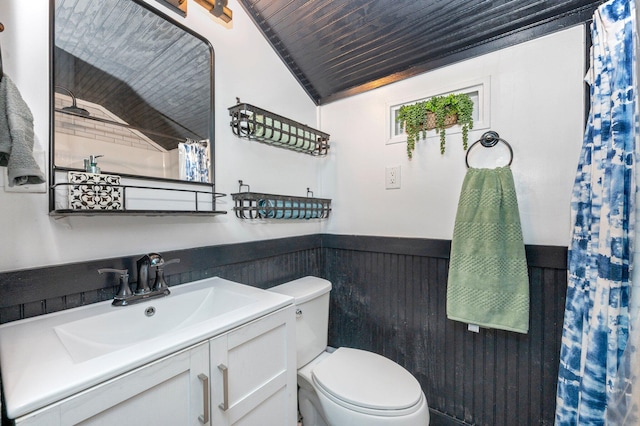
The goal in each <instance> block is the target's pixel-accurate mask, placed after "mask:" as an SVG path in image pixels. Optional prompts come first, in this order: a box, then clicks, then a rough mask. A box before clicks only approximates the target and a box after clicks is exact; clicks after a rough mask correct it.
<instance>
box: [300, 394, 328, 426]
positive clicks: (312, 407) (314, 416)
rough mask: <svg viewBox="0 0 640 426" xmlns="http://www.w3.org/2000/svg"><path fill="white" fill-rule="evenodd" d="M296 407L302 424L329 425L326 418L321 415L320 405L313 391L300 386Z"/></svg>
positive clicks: (312, 425)
mask: <svg viewBox="0 0 640 426" xmlns="http://www.w3.org/2000/svg"><path fill="white" fill-rule="evenodd" d="M298 409H299V410H300V415H301V416H302V426H329V424H328V423H327V421H326V419H325V418H324V417H322V414H321V413H322V407H321V406H320V401H318V396H317V395H316V393H315V392H313V391H309V390H307V389H304V388H300V389H299V390H298Z"/></svg>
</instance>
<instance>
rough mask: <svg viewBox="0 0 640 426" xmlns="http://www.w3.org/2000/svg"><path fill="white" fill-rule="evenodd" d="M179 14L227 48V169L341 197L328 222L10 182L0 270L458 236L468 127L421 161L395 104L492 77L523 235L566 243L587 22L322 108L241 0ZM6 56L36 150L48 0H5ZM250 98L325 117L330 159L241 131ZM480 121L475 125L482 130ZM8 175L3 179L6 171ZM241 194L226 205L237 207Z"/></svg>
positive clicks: (0, 194) (282, 186) (255, 182)
mask: <svg viewBox="0 0 640 426" xmlns="http://www.w3.org/2000/svg"><path fill="white" fill-rule="evenodd" d="M147 1H148V3H149V4H150V5H152V6H153V7H156V8H159V9H161V10H164V11H165V12H167V13H169V14H170V15H172V16H174V17H175V19H176V20H178V21H180V22H182V23H184V24H185V25H187V26H189V27H190V28H193V29H195V30H196V31H198V32H199V33H201V34H203V35H204V36H205V37H207V38H208V39H209V40H210V41H211V43H212V45H213V46H214V48H215V54H216V59H215V61H216V71H215V107H216V161H215V164H216V182H217V189H218V191H220V192H225V193H233V192H237V190H238V186H237V181H238V180H239V179H242V180H244V181H245V183H248V184H250V185H251V189H252V190H254V191H258V192H271V193H282V194H292V195H297V194H300V195H303V194H304V193H305V190H306V188H307V187H308V186H309V187H311V188H312V189H313V190H314V191H315V194H316V195H317V196H320V197H327V198H332V199H333V205H332V206H333V209H334V210H333V212H332V215H331V217H330V219H329V220H328V221H324V222H317V221H308V222H307V221H295V222H287V221H283V222H277V221H275V222H269V223H268V224H265V223H259V222H258V223H255V222H242V221H240V220H239V219H237V218H235V216H234V215H233V212H231V213H230V214H228V215H226V216H217V217H210V218H193V217H186V216H185V217H148V218H146V217H86V218H83V217H74V218H64V219H54V218H51V217H49V216H48V207H47V206H48V204H47V203H48V198H47V195H46V194H22V193H19V194H16V193H8V192H4V191H3V190H2V188H0V222H1V224H2V234H1V235H2V237H1V240H0V241H1V242H2V245H1V248H0V271H8V270H16V269H22V268H29V267H38V266H44V265H51V264H58V263H68V262H75V261H83V260H90V259H98V258H103V257H112V256H124V255H135V254H139V253H144V252H148V251H160V252H162V251H164V250H171V249H179V248H189V247H198V246H206V245H215V244H224V243H232V242H242V241H254V240H262V239H269V238H278V237H287V236H294V235H305V234H313V233H317V232H331V233H338V234H359V235H388V236H401V237H423V238H443V239H450V238H451V235H452V229H453V222H454V218H455V212H456V206H457V200H458V195H459V191H460V186H461V183H462V179H463V177H464V173H465V166H464V152H463V151H462V148H461V147H460V145H461V143H460V135H459V134H453V135H451V136H450V137H449V139H448V143H447V153H446V154H445V155H444V156H440V154H439V152H438V147H437V145H438V143H437V139H436V138H433V137H431V138H430V139H429V140H428V141H427V142H426V143H425V142H424V141H420V142H419V144H418V147H417V150H416V152H415V155H414V158H413V160H411V161H409V160H408V159H407V157H406V153H405V145H404V144H394V145H386V144H385V142H386V136H385V120H386V116H385V109H386V105H387V103H388V102H390V101H398V100H403V99H406V100H407V101H410V100H412V99H414V98H416V97H420V95H422V94H425V93H434V92H437V91H438V90H439V89H440V88H445V87H449V86H451V85H452V84H456V83H459V82H463V83H464V82H467V81H469V80H473V79H476V78H478V77H486V76H490V84H491V91H490V93H489V95H490V104H491V128H492V129H494V130H496V131H498V132H499V133H500V135H501V136H502V137H504V138H505V139H507V140H508V141H509V142H510V143H511V145H512V146H513V149H514V152H515V159H514V162H513V166H512V167H513V173H514V177H515V180H516V187H517V191H518V196H519V202H520V212H521V217H522V222H523V232H524V237H525V242H526V243H528V244H549V245H566V244H567V242H568V235H569V198H570V192H571V186H572V182H573V176H574V173H575V168H576V165H577V161H578V153H579V147H580V144H581V138H582V127H583V100H582V99H583V85H582V77H583V71H584V70H583V52H584V46H583V39H584V37H583V29H582V27H577V28H573V29H569V30H565V31H563V32H560V33H557V34H553V35H551V36H548V37H544V38H541V39H537V40H533V41H531V42H528V43H524V44H522V45H519V46H515V47H512V48H508V49H504V50H502V51H500V52H496V53H491V54H488V55H485V56H482V57H479V58H475V59H472V60H468V61H465V62H461V63H458V64H455V65H452V66H449V67H446V68H442V69H439V70H436V71H433V72H430V73H427V74H423V75H420V76H417V77H414V78H412V79H409V80H405V81H402V82H398V83H395V84H393V85H389V86H385V87H382V88H379V89H376V90H374V91H371V92H367V93H364V94H361V95H357V96H354V97H351V98H348V99H345V100H341V101H337V102H334V103H331V104H328V105H325V106H322V107H320V108H319V113H318V109H317V108H316V107H315V106H314V105H313V103H312V101H311V100H310V99H309V98H308V96H307V95H306V94H305V93H304V91H303V90H302V88H301V87H300V86H299V84H298V83H297V82H296V81H295V79H294V78H293V77H292V76H291V74H290V72H289V71H288V70H287V69H286V67H285V66H284V65H283V64H282V62H281V61H280V59H279V58H278V57H277V55H276V54H275V53H274V52H273V50H272V49H271V47H270V46H269V45H268V43H267V42H266V41H265V40H264V38H263V37H262V35H260V33H259V32H258V30H257V29H256V28H255V26H254V25H253V23H252V22H251V21H250V19H249V18H248V17H247V15H246V14H245V13H244V11H243V10H242V8H241V7H240V6H239V5H238V4H237V3H236V2H235V1H234V0H231V1H230V2H229V6H230V7H231V8H232V9H233V12H234V19H233V22H232V28H231V29H228V28H225V27H224V26H222V25H220V24H219V23H218V22H216V21H214V19H213V18H211V17H210V16H209V15H208V14H207V13H206V12H205V11H204V10H203V9H202V8H201V7H200V6H198V5H197V4H195V3H194V2H193V1H192V0H189V14H188V17H187V18H186V19H183V18H181V17H179V16H177V15H175V14H172V12H170V11H168V10H167V9H164V8H163V7H162V6H160V5H159V3H157V2H155V1H152V0H147ZM0 16H1V17H2V20H3V23H4V24H5V27H6V29H5V31H4V32H3V33H1V34H0V44H1V45H2V56H3V64H4V69H5V72H6V74H7V75H9V76H10V77H11V78H12V80H13V81H14V82H15V83H16V84H17V86H18V88H19V89H20V91H21V93H22V95H23V97H24V99H25V101H26V102H27V103H28V105H29V106H30V108H31V110H32V112H33V114H34V117H35V132H36V144H37V146H36V149H46V147H47V146H48V132H49V111H48V99H49V87H48V84H49V69H48V41H49V34H48V1H47V0H29V1H24V0H22V1H21V0H2V1H1V2H0ZM236 96H238V97H240V98H241V99H242V100H243V101H246V102H249V103H253V104H255V105H258V106H261V107H264V108H266V109H269V110H272V111H274V112H277V113H279V114H282V115H285V116H289V117H291V118H293V119H295V120H298V121H301V122H303V123H308V124H313V123H316V126H317V127H319V128H320V129H321V130H324V131H327V132H329V133H330V134H331V150H330V155H329V156H328V158H313V157H311V156H307V155H304V154H298V153H295V152H290V151H287V150H282V149H277V148H273V147H270V146H266V145H262V144H258V143H255V142H247V141H244V140H239V139H237V138H235V137H234V136H233V135H232V134H231V131H230V129H229V124H228V122H229V120H228V112H227V108H228V107H229V106H231V105H233V104H234V103H235V98H236ZM481 133H482V131H475V132H472V133H471V136H470V137H471V140H472V141H474V140H476V139H478V137H479V136H480V135H481ZM389 165H400V166H401V169H402V172H401V180H402V188H401V189H399V190H385V189H384V174H385V167H386V166H389ZM2 183H3V182H1V181H0V184H2ZM232 207H233V205H232V201H231V197H229V196H227V197H225V198H224V199H223V200H222V201H221V202H220V203H219V206H218V208H220V209H225V210H231V209H232Z"/></svg>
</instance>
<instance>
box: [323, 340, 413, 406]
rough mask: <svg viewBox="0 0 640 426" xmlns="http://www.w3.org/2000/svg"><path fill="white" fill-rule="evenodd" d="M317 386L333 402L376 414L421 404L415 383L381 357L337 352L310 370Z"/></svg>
mask: <svg viewBox="0 0 640 426" xmlns="http://www.w3.org/2000/svg"><path fill="white" fill-rule="evenodd" d="M312 374H313V379H314V381H315V382H316V384H317V385H319V386H321V387H322V388H323V389H324V390H325V391H326V392H328V393H329V394H331V395H333V396H334V397H335V398H337V399H339V400H342V401H345V402H347V403H350V404H352V405H355V406H358V407H363V408H371V409H377V410H402V409H405V408H409V407H412V406H414V405H416V404H417V403H418V402H420V400H421V396H422V389H421V388H420V384H419V383H418V381H417V380H416V379H415V377H413V376H412V375H411V373H409V372H408V371H407V370H405V369H404V368H403V367H401V366H400V365H398V364H396V363H395V362H393V361H391V360H390V359H388V358H385V357H383V356H381V355H378V354H375V353H372V352H367V351H362V350H359V349H351V348H339V349H337V350H336V351H335V352H334V353H333V354H331V356H329V357H327V358H326V359H325V360H323V361H322V362H321V363H320V364H318V365H317V366H316V367H315V368H314V369H313V373H312Z"/></svg>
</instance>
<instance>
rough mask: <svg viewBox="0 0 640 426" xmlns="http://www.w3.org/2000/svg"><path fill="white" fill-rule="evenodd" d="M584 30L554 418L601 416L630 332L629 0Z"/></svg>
mask: <svg viewBox="0 0 640 426" xmlns="http://www.w3.org/2000/svg"><path fill="white" fill-rule="evenodd" d="M591 31H592V39H593V47H592V52H591V69H590V71H589V74H588V76H587V81H588V83H589V84H590V92H591V108H590V112H589V118H588V123H587V126H586V130H585V137H584V142H583V148H582V152H581V155H580V163H579V166H578V172H577V176H576V180H575V184H574V189H573V196H572V201H571V213H572V225H573V229H572V232H573V234H572V239H571V243H570V247H569V259H568V261H569V274H568V275H569V278H568V288H567V300H566V308H565V316H564V325H563V329H562V347H561V351H560V371H559V375H558V393H557V407H556V425H604V424H605V415H606V408H607V401H608V398H610V396H611V394H612V388H613V381H614V378H615V376H616V373H617V370H618V365H619V363H620V357H621V355H622V353H623V351H624V349H625V346H626V344H627V339H628V335H629V289H630V270H631V265H632V259H631V257H632V253H633V239H634V238H633V237H634V229H633V228H634V220H635V218H634V215H635V212H634V206H635V195H636V194H635V191H636V185H635V176H634V163H635V140H636V133H637V126H638V124H637V123H638V118H637V110H636V91H637V88H636V84H635V50H634V37H635V36H636V35H635V5H634V0H614V1H608V2H606V3H604V4H603V5H601V6H600V7H599V8H598V10H597V11H596V13H595V14H594V18H593V23H592V26H591Z"/></svg>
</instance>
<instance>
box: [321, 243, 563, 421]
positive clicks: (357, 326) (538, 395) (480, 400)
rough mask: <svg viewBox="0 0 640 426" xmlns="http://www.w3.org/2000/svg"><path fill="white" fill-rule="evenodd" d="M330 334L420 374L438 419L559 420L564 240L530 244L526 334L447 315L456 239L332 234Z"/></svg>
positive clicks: (328, 249)
mask: <svg viewBox="0 0 640 426" xmlns="http://www.w3.org/2000/svg"><path fill="white" fill-rule="evenodd" d="M323 249H324V258H325V266H326V270H325V277H326V278H327V279H329V280H331V281H332V282H333V291H332V296H331V314H330V327H329V343H330V345H332V346H336V347H338V346H351V347H356V348H361V349H366V350H371V351H374V352H377V353H380V354H383V355H385V356H387V357H389V358H391V359H393V360H394V361H396V362H398V363H400V364H401V365H403V366H404V367H406V368H407V369H408V370H409V371H411V372H412V373H413V374H414V375H415V376H416V377H417V379H418V380H419V382H420V383H421V385H422V388H423V389H424V392H425V394H426V396H427V400H428V402H429V406H430V408H431V409H432V412H433V415H432V417H433V422H432V424H434V425H455V424H458V425H459V424H476V425H487V426H499V425H505V426H513V425H518V426H522V425H551V424H553V419H554V410H555V393H556V381H557V372H558V354H559V352H560V349H559V348H560V346H559V345H560V338H561V331H562V321H563V313H564V301H565V293H566V279H567V274H566V258H567V256H566V255H567V250H566V248H564V247H543V246H527V259H528V263H529V275H530V287H531V323H530V331H529V334H527V335H522V334H518V333H512V332H506V331H500V330H490V329H481V330H480V333H473V332H470V331H467V326H466V324H462V323H459V322H455V321H450V320H448V319H447V317H446V310H445V307H446V288H447V274H448V257H449V249H450V242H449V241H439V240H421V239H398V238H384V237H350V236H336V235H326V236H324V239H323Z"/></svg>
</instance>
